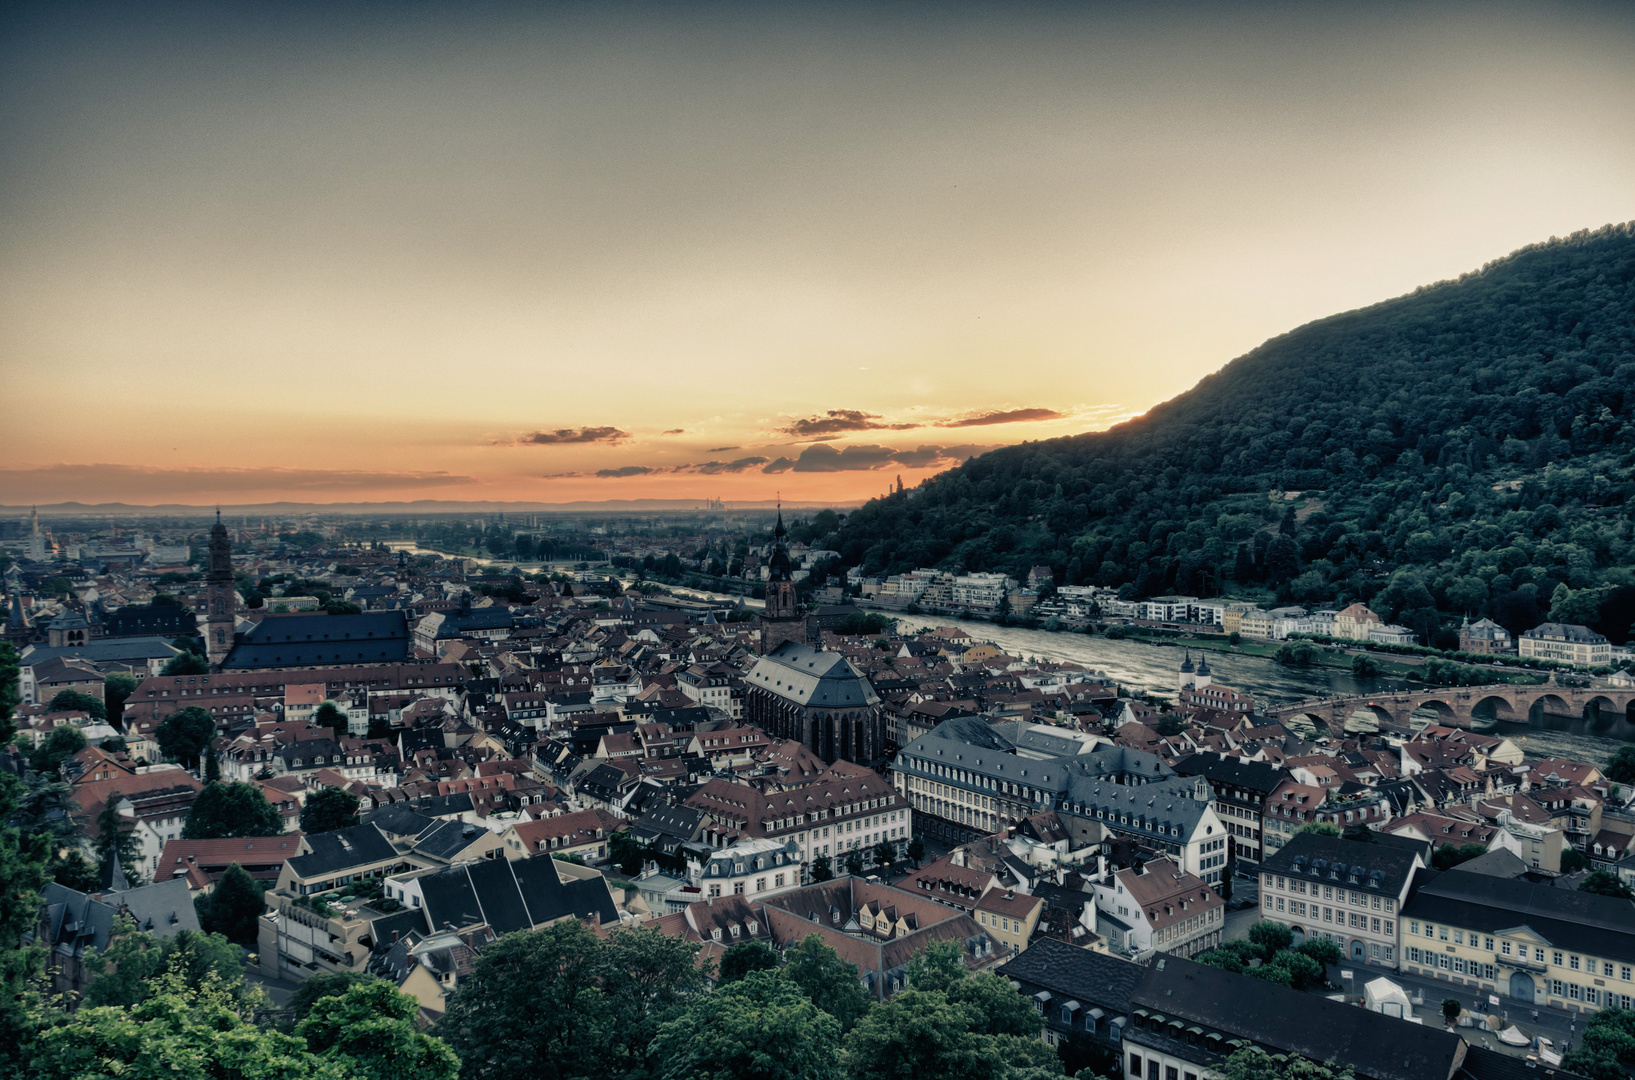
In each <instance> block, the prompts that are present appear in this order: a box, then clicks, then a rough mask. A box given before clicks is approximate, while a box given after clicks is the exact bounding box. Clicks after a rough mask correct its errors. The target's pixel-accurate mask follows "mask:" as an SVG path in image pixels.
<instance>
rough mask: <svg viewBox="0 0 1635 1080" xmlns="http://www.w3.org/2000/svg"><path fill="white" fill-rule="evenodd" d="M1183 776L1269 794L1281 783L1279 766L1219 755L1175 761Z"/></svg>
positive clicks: (1193, 755) (1189, 756)
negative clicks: (1199, 777) (1198, 777)
mask: <svg viewBox="0 0 1635 1080" xmlns="http://www.w3.org/2000/svg"><path fill="white" fill-rule="evenodd" d="M1175 771H1176V772H1177V773H1179V774H1180V775H1182V776H1202V777H1204V778H1205V779H1206V780H1208V781H1210V782H1211V783H1214V784H1225V785H1228V786H1231V787H1239V788H1243V789H1244V790H1245V791H1258V792H1260V793H1261V794H1262V795H1270V794H1271V793H1272V791H1273V789H1275V788H1276V787H1277V785H1279V784H1281V783H1282V782H1283V778H1284V776H1285V775H1286V774H1285V773H1284V772H1283V770H1282V769H1279V768H1278V767H1277V766H1275V765H1271V764H1268V763H1267V762H1264V761H1240V760H1238V759H1237V758H1223V757H1221V756H1220V755H1219V754H1190V755H1188V756H1187V757H1184V758H1182V759H1181V760H1180V761H1177V762H1176V763H1175Z"/></svg>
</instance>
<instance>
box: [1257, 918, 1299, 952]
mask: <svg viewBox="0 0 1635 1080" xmlns="http://www.w3.org/2000/svg"><path fill="white" fill-rule="evenodd" d="M1249 940H1250V941H1251V942H1252V943H1253V944H1255V945H1256V946H1258V947H1259V948H1260V950H1261V956H1262V957H1263V958H1265V959H1270V958H1271V957H1272V956H1273V955H1275V954H1277V953H1279V952H1282V951H1283V950H1284V949H1287V948H1288V947H1289V946H1291V945H1293V944H1294V931H1292V930H1290V929H1289V928H1288V927H1287V926H1284V925H1283V924H1282V923H1275V922H1270V921H1268V920H1265V919H1262V920H1261V921H1259V922H1257V923H1255V924H1254V925H1253V926H1251V927H1249Z"/></svg>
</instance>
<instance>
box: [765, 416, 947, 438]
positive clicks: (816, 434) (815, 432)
mask: <svg viewBox="0 0 1635 1080" xmlns="http://www.w3.org/2000/svg"><path fill="white" fill-rule="evenodd" d="M919 426H920V425H919V424H891V423H884V422H883V420H882V417H881V416H880V415H879V414H878V413H869V412H863V411H862V410H861V409H830V410H829V411H828V412H826V413H822V414H820V415H818V416H808V417H804V418H802V419H800V420H796V421H795V422H794V423H792V424H790V425H789V426H788V427H783V428H779V429H778V430H779V431H780V432H782V433H783V434H785V435H792V436H794V437H795V438H797V439H834V438H838V437H839V436H841V435H844V434H846V433H847V432H849V431H907V430H908V429H909V428H916V427H919Z"/></svg>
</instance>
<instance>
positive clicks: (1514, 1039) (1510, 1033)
mask: <svg viewBox="0 0 1635 1080" xmlns="http://www.w3.org/2000/svg"><path fill="white" fill-rule="evenodd" d="M1499 1041H1500V1042H1502V1043H1504V1044H1505V1045H1506V1046H1526V1045H1528V1044H1529V1043H1531V1042H1532V1041H1533V1040H1532V1039H1530V1038H1528V1037H1527V1036H1526V1035H1524V1034H1522V1030H1521V1028H1519V1027H1517V1026H1515V1025H1514V1024H1512V1025H1510V1026H1509V1027H1507V1028H1505V1029H1504V1030H1503V1031H1501V1032H1499Z"/></svg>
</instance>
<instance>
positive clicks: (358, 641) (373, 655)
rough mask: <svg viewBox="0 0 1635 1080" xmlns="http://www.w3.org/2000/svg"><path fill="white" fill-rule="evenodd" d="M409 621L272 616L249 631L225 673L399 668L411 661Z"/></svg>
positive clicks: (382, 614)
mask: <svg viewBox="0 0 1635 1080" xmlns="http://www.w3.org/2000/svg"><path fill="white" fill-rule="evenodd" d="M411 650H412V643H411V640H410V637H409V623H408V617H407V616H406V615H405V614H404V613H403V612H401V611H366V612H363V613H362V614H359V615H270V616H268V617H266V618H264V619H262V620H261V621H260V622H259V623H257V624H256V625H255V626H254V627H252V628H251V629H249V630H247V631H246V632H245V633H244V634H243V636H242V637H241V638H240V640H239V643H238V644H237V645H235V646H234V647H233V651H232V652H231V653H229V654H228V656H227V659H226V661H225V662H223V664H222V667H223V669H226V670H234V669H240V670H242V669H244V668H272V667H297V666H314V667H316V666H324V665H331V664H396V663H403V662H404V661H407V660H409V659H411V658H412V651H411Z"/></svg>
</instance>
